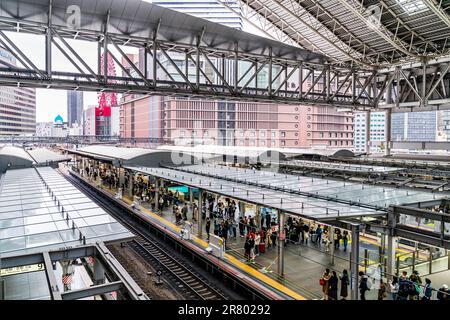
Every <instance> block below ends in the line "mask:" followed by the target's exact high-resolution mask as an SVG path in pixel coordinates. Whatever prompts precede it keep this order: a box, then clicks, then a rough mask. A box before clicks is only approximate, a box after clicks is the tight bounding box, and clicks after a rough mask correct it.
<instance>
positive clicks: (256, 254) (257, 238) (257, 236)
mask: <svg viewBox="0 0 450 320" xmlns="http://www.w3.org/2000/svg"><path fill="white" fill-rule="evenodd" d="M260 243H261V236H260V234H259V232H256V234H255V256H259V244H260Z"/></svg>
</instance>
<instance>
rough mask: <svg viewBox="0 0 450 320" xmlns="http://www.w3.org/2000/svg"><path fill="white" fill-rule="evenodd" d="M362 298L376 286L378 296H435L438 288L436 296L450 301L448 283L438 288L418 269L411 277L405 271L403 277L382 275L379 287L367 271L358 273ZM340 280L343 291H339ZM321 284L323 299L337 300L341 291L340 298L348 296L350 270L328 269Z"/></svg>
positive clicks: (429, 298)
mask: <svg viewBox="0 0 450 320" xmlns="http://www.w3.org/2000/svg"><path fill="white" fill-rule="evenodd" d="M358 276H359V277H358V278H359V282H358V289H359V299H360V300H363V301H364V300H366V294H367V292H368V291H370V290H377V292H376V296H377V299H378V300H386V299H388V300H425V301H427V300H433V291H436V292H437V293H436V299H437V300H445V301H450V291H449V289H448V286H447V285H446V284H444V285H442V286H441V287H440V288H439V289H437V290H436V289H434V288H433V286H432V284H431V280H430V279H429V278H425V279H424V282H422V279H421V277H420V275H419V273H418V272H417V271H416V270H414V271H413V272H412V273H411V275H410V276H409V277H408V274H407V272H406V271H403V272H402V274H401V276H400V277H396V276H393V277H392V280H389V281H388V282H387V283H385V282H384V280H383V278H381V279H379V280H378V283H377V288H376V289H374V287H375V286H374V283H373V282H374V281H373V279H371V278H370V277H369V276H367V275H366V274H365V273H364V272H362V271H360V272H359V274H358ZM339 282H340V283H341V285H340V291H338V286H339ZM319 284H320V285H321V286H322V299H323V300H338V292H339V296H340V299H341V300H346V299H347V297H348V293H349V284H350V278H349V274H348V272H347V270H344V271H343V272H342V274H340V275H338V274H337V273H336V271H330V269H325V272H324V273H323V274H322V277H321V278H320V279H319Z"/></svg>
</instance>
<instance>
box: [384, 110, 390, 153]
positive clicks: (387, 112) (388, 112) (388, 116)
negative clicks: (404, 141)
mask: <svg viewBox="0 0 450 320" xmlns="http://www.w3.org/2000/svg"><path fill="white" fill-rule="evenodd" d="M385 114H386V119H385V123H386V124H385V130H386V132H385V137H386V147H385V150H384V155H385V156H390V155H391V145H392V139H391V123H392V110H391V109H386V111H385Z"/></svg>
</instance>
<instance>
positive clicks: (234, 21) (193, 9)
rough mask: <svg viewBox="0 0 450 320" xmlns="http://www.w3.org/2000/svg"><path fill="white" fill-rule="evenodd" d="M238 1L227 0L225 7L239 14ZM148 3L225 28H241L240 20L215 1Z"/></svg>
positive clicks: (167, 0)
mask: <svg viewBox="0 0 450 320" xmlns="http://www.w3.org/2000/svg"><path fill="white" fill-rule="evenodd" d="M238 1H239V0H228V1H227V5H228V6H229V7H230V8H232V9H234V10H235V11H237V12H240V10H241V8H240V6H239V3H238ZM149 2H152V3H153V4H156V5H158V6H161V7H165V8H169V9H172V10H176V11H179V12H183V13H187V14H190V15H193V16H195V17H198V18H203V19H206V20H209V21H211V22H216V23H220V24H223V25H225V26H227V27H231V28H235V29H239V30H242V28H243V22H242V18H241V17H240V16H239V15H237V14H235V13H234V12H232V11H231V10H229V9H227V8H226V7H225V6H223V5H222V4H221V3H219V2H218V1H216V0H195V1H192V0H184V1H180V0H152V1H149Z"/></svg>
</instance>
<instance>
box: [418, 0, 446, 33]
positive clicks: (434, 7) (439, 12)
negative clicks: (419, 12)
mask: <svg viewBox="0 0 450 320" xmlns="http://www.w3.org/2000/svg"><path fill="white" fill-rule="evenodd" d="M423 2H424V3H425V4H426V5H427V7H428V8H430V10H431V11H433V12H434V14H435V15H436V16H438V17H439V19H441V21H442V22H444V23H445V24H446V25H447V26H448V27H449V28H450V17H449V15H448V14H447V12H446V11H445V10H444V9H443V8H442V6H441V5H442V0H441V1H438V2H439V4H438V3H436V1H434V0H423Z"/></svg>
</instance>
